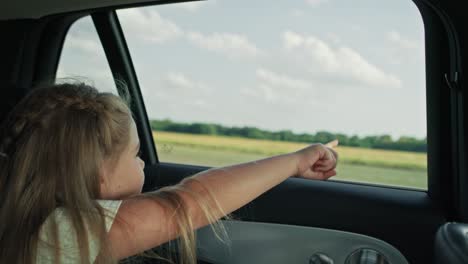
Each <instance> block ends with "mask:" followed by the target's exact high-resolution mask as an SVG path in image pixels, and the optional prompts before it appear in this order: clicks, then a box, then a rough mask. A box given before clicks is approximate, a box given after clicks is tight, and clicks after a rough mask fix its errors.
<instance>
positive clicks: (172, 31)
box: [118, 8, 184, 44]
mask: <svg viewBox="0 0 468 264" xmlns="http://www.w3.org/2000/svg"><path fill="white" fill-rule="evenodd" d="M118 14H119V18H120V21H121V23H122V26H123V28H124V32H125V33H126V34H131V35H134V36H136V37H137V38H139V39H142V40H144V41H148V42H151V43H157V44H159V43H164V42H166V41H169V40H173V39H176V38H178V37H180V36H182V35H183V33H184V32H183V30H182V29H181V28H180V27H179V26H177V24H175V23H174V22H172V21H170V20H168V19H165V18H163V17H161V15H159V13H158V12H157V11H155V10H153V9H141V8H132V9H125V10H120V11H118Z"/></svg>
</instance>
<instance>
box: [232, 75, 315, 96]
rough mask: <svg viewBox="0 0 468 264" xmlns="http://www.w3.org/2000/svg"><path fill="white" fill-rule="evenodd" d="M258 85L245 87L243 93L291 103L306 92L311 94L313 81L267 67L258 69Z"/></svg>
mask: <svg viewBox="0 0 468 264" xmlns="http://www.w3.org/2000/svg"><path fill="white" fill-rule="evenodd" d="M255 74H256V77H257V85H256V86H255V87H254V88H250V89H249V88H243V89H241V93H242V94H243V95H247V96H250V97H256V98H261V99H263V100H265V101H267V102H270V103H281V104H291V103H295V102H297V101H298V99H300V98H302V97H303V96H304V95H305V94H308V93H309V94H310V92H311V90H312V89H311V88H312V83H311V82H309V81H306V80H302V79H297V78H293V77H290V76H288V75H286V74H280V73H276V72H273V71H270V70H267V69H263V68H259V69H257V70H256V73H255Z"/></svg>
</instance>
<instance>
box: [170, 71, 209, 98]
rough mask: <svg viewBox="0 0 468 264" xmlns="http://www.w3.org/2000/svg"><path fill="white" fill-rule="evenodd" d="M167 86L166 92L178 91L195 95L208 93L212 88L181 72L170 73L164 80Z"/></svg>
mask: <svg viewBox="0 0 468 264" xmlns="http://www.w3.org/2000/svg"><path fill="white" fill-rule="evenodd" d="M163 83H164V84H165V88H166V89H165V90H172V91H173V90H174V89H175V90H176V91H175V92H177V91H180V92H184V93H186V92H194V93H208V92H210V91H211V88H210V87H209V86H208V85H206V84H204V83H202V82H198V81H195V80H192V79H190V78H189V77H187V76H186V75H184V74H183V73H180V72H170V73H168V74H167V75H166V76H165V77H164V78H163Z"/></svg>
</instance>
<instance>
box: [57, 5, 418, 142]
mask: <svg viewBox="0 0 468 264" xmlns="http://www.w3.org/2000/svg"><path fill="white" fill-rule="evenodd" d="M118 15H119V19H120V21H121V24H122V27H123V30H124V33H125V35H126V38H127V42H128V45H129V48H130V52H131V55H132V58H133V61H134V65H135V68H136V71H137V74H138V79H139V82H140V86H141V88H142V91H143V95H144V100H145V104H146V107H147V110H148V114H149V116H150V118H158V119H162V118H170V119H172V120H174V121H181V122H213V123H219V124H223V125H228V126H244V125H249V126H256V127H259V128H262V129H268V130H282V129H289V130H292V131H294V132H298V133H303V132H305V133H315V132H317V131H323V130H326V131H330V132H336V133H344V134H347V135H354V134H357V135H359V136H365V135H382V134H390V135H392V136H393V137H394V138H397V137H399V136H401V135H406V136H415V137H418V138H422V137H425V136H426V111H425V76H424V75H425V71H424V63H425V62H424V27H423V22H422V18H421V15H420V13H419V11H418V10H417V8H416V6H415V5H414V4H413V3H412V2H411V1H409V0H394V1H383V0H381V1H376V0H355V1H344V0H339V1H338V0H295V1H291V0H289V1H286V0H277V1H271V0H270V1H266V0H251V1H247V0H236V1H234V0H208V1H204V2H194V3H183V4H170V5H163V6H153V7H143V8H134V9H127V10H120V11H118ZM103 56H104V55H103V53H102V48H100V47H99V42H98V39H97V37H96V33H95V31H94V29H93V28H92V23H91V20H90V19H89V18H87V19H86V18H85V19H82V20H81V21H79V22H77V23H76V25H74V26H73V27H72V29H71V31H70V34H69V36H68V37H67V40H66V43H65V47H64V53H63V56H62V59H61V62H60V66H59V77H67V76H86V77H87V78H88V79H89V80H91V81H92V82H93V83H94V84H95V85H96V86H97V87H98V88H99V89H102V90H106V89H107V90H109V89H113V88H112V87H113V85H112V80H111V77H110V73H109V69H108V66H107V65H106V63H105V60H104V57H103Z"/></svg>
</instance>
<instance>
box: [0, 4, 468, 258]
mask: <svg viewBox="0 0 468 264" xmlns="http://www.w3.org/2000/svg"><path fill="white" fill-rule="evenodd" d="M408 1H409V0H408ZM27 2H28V1H26V0H23V1H15V2H13V1H10V2H8V3H7V2H3V3H1V4H0V34H1V36H2V41H1V42H0V43H1V44H0V58H1V59H2V60H1V63H0V80H1V86H0V89H1V90H0V91H1V93H2V95H1V96H0V98H1V113H0V117H1V118H2V119H3V117H4V115H5V114H6V113H7V112H8V110H9V109H11V108H12V107H13V106H14V104H15V103H16V102H17V101H18V100H19V99H20V98H21V97H22V96H23V95H24V93H25V92H27V91H28V90H29V89H31V87H34V86H36V85H38V84H41V83H44V82H53V81H54V80H55V76H56V71H57V67H58V62H59V58H60V54H61V51H62V46H63V43H64V39H65V36H66V34H67V31H68V29H69V28H70V26H71V25H72V24H73V22H74V21H76V20H77V19H79V18H81V17H83V16H86V15H90V16H91V17H92V20H93V22H94V25H95V27H96V31H97V33H98V35H99V38H100V40H101V43H102V46H103V48H104V51H105V54H106V57H107V60H108V62H109V65H110V67H111V69H112V73H113V76H114V78H115V79H119V80H123V81H125V83H126V84H127V86H128V92H129V94H130V95H131V97H132V100H133V102H134V103H133V104H132V107H133V109H132V111H133V113H134V116H135V120H136V122H137V127H138V131H139V137H140V140H141V150H142V153H143V156H142V157H143V159H144V161H145V162H146V168H145V175H146V182H145V186H144V191H148V190H153V189H155V188H158V187H161V186H166V185H170V184H175V183H177V182H179V181H180V180H181V179H183V178H185V177H188V176H190V175H193V174H195V173H197V172H200V171H203V170H206V169H208V167H203V166H193V165H184V164H174V163H164V162H159V160H158V153H157V151H156V150H157V149H158V145H155V143H154V141H153V138H152V134H151V129H150V125H149V122H148V116H147V112H146V109H145V105H144V104H143V100H142V94H141V92H140V87H139V83H138V79H137V77H136V73H135V70H134V67H133V63H132V58H131V56H130V53H129V50H128V47H127V44H126V40H125V37H124V35H123V32H122V28H121V26H120V24H119V20H118V17H117V15H116V11H115V10H116V9H120V8H126V7H131V6H143V5H162V4H177V2H178V1H138V0H137V1H113V2H106V3H107V5H109V6H105V4H102V3H100V4H97V3H92V1H83V5H80V4H79V3H80V1H74V2H76V4H75V5H72V4H70V5H69V6H67V4H66V3H65V2H60V1H52V0H50V1H46V2H47V4H44V5H45V6H47V5H49V8H48V9H47V8H42V9H37V12H36V13H35V12H32V11H31V12H26V11H24V12H20V11H21V10H24V9H27V4H28V3H27ZM54 2H55V3H54ZM414 3H415V4H416V5H417V7H418V8H419V10H420V12H421V15H422V17H423V20H424V27H425V46H426V54H425V58H426V87H427V91H426V92H427V94H426V96H427V97H426V105H427V142H428V150H427V154H428V155H427V157H428V161H427V164H428V190H427V191H420V190H412V189H406V188H388V187H384V186H379V185H373V184H359V183H348V182H339V181H327V182H320V181H311V180H303V179H296V178H292V179H288V180H286V181H285V182H283V183H282V184H280V185H279V186H277V187H275V188H273V189H272V190H270V191H268V192H267V193H265V194H263V195H261V196H260V197H259V198H257V199H256V200H254V201H253V202H251V203H250V204H247V205H246V206H244V207H243V208H241V209H240V210H238V211H236V212H234V216H235V218H236V219H239V220H240V222H244V223H247V224H248V223H250V224H252V225H242V226H233V230H237V229H236V228H239V229H240V230H241V229H242V228H248V229H249V230H250V229H252V232H256V231H258V230H259V228H258V227H257V226H255V224H256V223H264V224H266V225H267V226H268V224H278V226H271V228H272V229H273V230H277V232H286V234H285V235H284V239H290V240H291V241H289V242H288V240H285V241H284V242H283V243H285V244H290V245H291V246H292V247H300V245H301V243H304V241H303V240H300V241H302V242H298V241H294V235H293V233H294V232H296V231H295V230H292V229H287V230H286V231H284V230H281V231H280V227H279V225H288V226H295V227H298V228H301V227H304V228H306V227H308V228H319V229H326V230H336V231H343V232H349V233H354V234H359V235H364V236H367V237H371V238H375V239H378V240H379V241H384V242H385V243H388V244H389V245H392V246H393V247H394V248H395V249H396V250H398V251H399V252H401V255H402V256H404V258H405V259H406V260H407V262H408V263H468V246H467V245H468V235H467V230H468V229H467V224H466V223H468V168H467V162H466V153H467V151H468V143H467V142H465V139H464V136H465V135H466V132H465V127H466V124H467V122H468V120H467V118H466V116H465V113H466V112H467V111H468V108H467V107H468V104H467V103H466V102H465V96H466V92H467V91H466V89H465V83H464V81H465V80H466V79H467V78H468V76H467V74H466V73H465V72H464V71H463V66H464V65H465V64H466V62H468V55H467V52H466V50H465V49H464V48H463V47H466V46H467V44H468V28H467V27H465V26H464V25H465V24H464V23H465V22H466V21H465V20H466V14H465V11H464V8H462V3H461V2H460V1H455V0H445V1H442V0H414ZM272 4H273V5H274V2H272ZM35 5H36V4H35V3H34V4H32V3H31V7H30V9H34V6H35ZM54 5H56V8H54ZM463 21H465V22H463ZM401 96H405V95H404V94H402V95H401ZM389 103H396V102H389ZM313 200H320V201H321V203H312V202H311V203H306V202H298V201H313ZM268 227H269V228H270V226H268ZM233 232H236V231H233ZM258 232H259V236H262V235H261V234H260V233H261V232H260V231H258ZM272 232H276V231H272ZM287 232H291V233H290V234H289V235H288V233H287ZM298 232H299V231H298ZM304 232H305V231H304ZM299 233H300V232H299ZM314 234H317V233H311V236H313V235H314ZM207 236H208V235H207ZM323 236H324V238H323V239H327V238H329V239H332V237H333V236H334V235H331V234H330V233H328V234H326V235H323ZM202 238H203V237H202ZM340 238H341V239H342V238H343V237H342V236H340V235H338V234H337V235H336V238H335V239H338V240H339V239H340ZM298 239H299V238H298ZM300 239H303V238H300ZM311 239H312V237H311ZM239 241H242V237H240V238H239ZM259 241H261V240H259ZM322 241H323V240H322ZM209 242H210V241H209V239H207V241H206V243H209ZM356 243H357V242H356ZM275 245H276V246H278V245H277V244H274V243H273V244H271V247H275ZM256 246H258V244H253V245H250V244H245V245H242V244H241V245H240V246H239V251H236V250H235V251H234V252H236V254H244V253H245V256H246V257H248V259H250V260H251V262H250V261H248V262H249V263H262V262H261V258H259V257H258V256H257V255H256V254H260V255H262V254H269V253H268V251H266V249H265V248H264V247H258V248H256ZM245 247H250V248H251V249H253V251H252V252H248V251H245V250H246V248H245ZM207 248H210V249H211V250H214V249H213V248H216V247H215V246H213V247H211V246H207ZM255 250H257V251H258V252H257V253H256V254H255ZM269 250H280V251H281V250H292V249H288V248H287V247H285V248H283V249H280V248H270V249H269ZM337 250H340V248H339V247H338V248H337ZM291 252H295V251H290V252H288V251H285V252H283V254H284V255H288V254H289V255H291V254H294V253H291ZM309 253H310V256H311V257H312V256H314V257H312V258H311V259H310V262H308V263H343V262H339V261H336V262H330V260H329V259H327V258H326V257H322V258H320V255H314V253H316V252H309ZM213 254H215V253H213ZM215 255H216V254H215ZM210 259H212V261H213V262H211V261H209V260H210ZM215 259H216V260H217V261H220V259H223V258H222V257H213V256H212V257H211V258H210V254H209V253H206V257H205V258H204V259H202V258H201V259H200V262H199V263H219V262H215V261H214V260H215ZM238 259H239V260H242V261H245V259H242V258H238ZM348 260H349V258H348ZM258 261H260V262H258ZM327 261H328V262H327ZM349 261H352V259H351V260H349ZM368 261H369V262H358V261H356V262H346V263H392V262H376V261H377V260H376V261H374V262H372V261H370V260H368ZM229 263H235V262H229ZM239 263H240V262H239ZM244 263H247V262H244ZM264 263H266V262H264ZM291 263H293V262H291ZM395 263H397V262H395Z"/></svg>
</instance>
